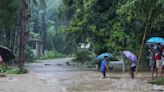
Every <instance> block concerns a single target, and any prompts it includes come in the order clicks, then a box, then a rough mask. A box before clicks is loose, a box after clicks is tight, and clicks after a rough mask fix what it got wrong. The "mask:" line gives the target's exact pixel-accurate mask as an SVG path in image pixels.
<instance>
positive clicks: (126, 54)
mask: <svg viewBox="0 0 164 92" xmlns="http://www.w3.org/2000/svg"><path fill="white" fill-rule="evenodd" d="M123 54H124V55H125V56H126V57H127V58H128V59H130V60H131V61H134V62H137V57H136V55H134V54H133V53H132V52H130V51H123Z"/></svg>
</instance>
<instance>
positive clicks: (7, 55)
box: [0, 45, 15, 62]
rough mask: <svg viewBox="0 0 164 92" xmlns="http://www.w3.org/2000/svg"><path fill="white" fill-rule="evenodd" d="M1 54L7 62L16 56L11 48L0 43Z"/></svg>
mask: <svg viewBox="0 0 164 92" xmlns="http://www.w3.org/2000/svg"><path fill="white" fill-rule="evenodd" d="M0 55H1V56H2V58H3V61H5V62H8V61H10V60H12V59H14V58H15V56H14V54H13V53H12V51H11V50H10V49H9V48H7V47H4V46H1V45H0Z"/></svg>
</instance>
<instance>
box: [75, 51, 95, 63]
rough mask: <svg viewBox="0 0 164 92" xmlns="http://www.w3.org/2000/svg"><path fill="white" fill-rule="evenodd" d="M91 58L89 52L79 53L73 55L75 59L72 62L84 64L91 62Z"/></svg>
mask: <svg viewBox="0 0 164 92" xmlns="http://www.w3.org/2000/svg"><path fill="white" fill-rule="evenodd" d="M91 60H92V56H91V52H89V51H80V52H77V53H76V54H75V59H73V61H74V62H79V63H82V64H84V63H85V62H87V61H90V62H91Z"/></svg>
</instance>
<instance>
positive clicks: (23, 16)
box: [18, 0, 28, 68]
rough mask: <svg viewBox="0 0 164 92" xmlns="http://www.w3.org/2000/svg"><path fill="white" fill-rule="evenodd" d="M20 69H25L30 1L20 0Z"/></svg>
mask: <svg viewBox="0 0 164 92" xmlns="http://www.w3.org/2000/svg"><path fill="white" fill-rule="evenodd" d="M19 3H20V9H19V23H18V26H19V68H23V66H24V61H25V33H26V32H27V24H28V14H27V11H28V0H19Z"/></svg>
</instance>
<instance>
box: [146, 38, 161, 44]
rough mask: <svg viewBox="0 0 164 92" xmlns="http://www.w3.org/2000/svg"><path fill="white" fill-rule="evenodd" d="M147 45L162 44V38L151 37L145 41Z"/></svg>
mask: <svg viewBox="0 0 164 92" xmlns="http://www.w3.org/2000/svg"><path fill="white" fill-rule="evenodd" d="M146 43H147V44H152V43H161V44H164V38H162V37H151V38H149V39H148V40H147V41H146Z"/></svg>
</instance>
